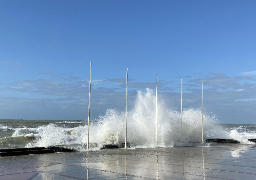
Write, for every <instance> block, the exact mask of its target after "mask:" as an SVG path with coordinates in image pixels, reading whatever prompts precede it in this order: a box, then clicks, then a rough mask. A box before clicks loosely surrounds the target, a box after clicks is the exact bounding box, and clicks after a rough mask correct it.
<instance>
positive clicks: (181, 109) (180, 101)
mask: <svg viewBox="0 0 256 180" xmlns="http://www.w3.org/2000/svg"><path fill="white" fill-rule="evenodd" d="M180 98H181V100H180V120H181V132H182V79H181V97H180Z"/></svg>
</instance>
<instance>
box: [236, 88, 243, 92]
mask: <svg viewBox="0 0 256 180" xmlns="http://www.w3.org/2000/svg"><path fill="white" fill-rule="evenodd" d="M244 90H245V89H237V90H236V91H237V92H242V91H244Z"/></svg>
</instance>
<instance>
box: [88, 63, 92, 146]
mask: <svg viewBox="0 0 256 180" xmlns="http://www.w3.org/2000/svg"><path fill="white" fill-rule="evenodd" d="M91 75H92V61H90V81H89V103H88V131H87V151H89V126H90V108H91V107H90V106H91V83H92V79H91Z"/></svg>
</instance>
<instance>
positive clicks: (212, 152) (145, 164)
mask: <svg viewBox="0 0 256 180" xmlns="http://www.w3.org/2000/svg"><path fill="white" fill-rule="evenodd" d="M0 179H1V180H2V179H3V180H15V179H17V180H18V179H19V180H23V179H25V180H41V179H47V180H48V179H50V180H55V179H56V180H72V179H80V180H84V179H140V180H141V179H189V180H191V179H217V180H218V179H224V180H231V179H234V180H237V179H243V180H245V179H256V148H255V146H254V145H241V144H238V145H219V144H218V145H211V146H208V147H172V148H154V149H149V148H147V149H146V148H141V149H126V150H125V149H111V150H110V149H109V150H107V149H106V150H99V151H89V152H71V153H54V154H36V155H23V156H15V157H0Z"/></svg>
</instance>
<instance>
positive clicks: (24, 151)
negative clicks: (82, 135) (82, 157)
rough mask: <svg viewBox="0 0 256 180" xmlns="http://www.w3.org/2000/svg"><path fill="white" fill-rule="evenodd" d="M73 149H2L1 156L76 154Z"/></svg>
mask: <svg viewBox="0 0 256 180" xmlns="http://www.w3.org/2000/svg"><path fill="white" fill-rule="evenodd" d="M74 151H75V150H73V149H68V148H64V147H47V148H45V147H34V148H16V149H0V156H20V155H29V154H47V153H55V152H74Z"/></svg>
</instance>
